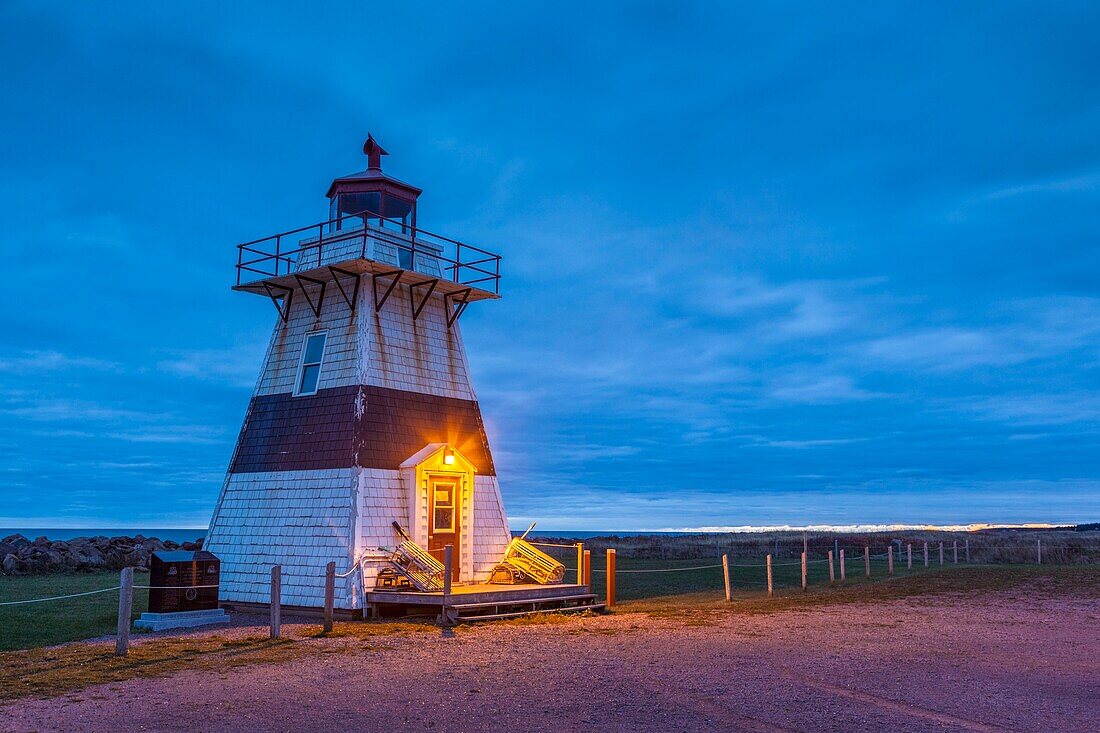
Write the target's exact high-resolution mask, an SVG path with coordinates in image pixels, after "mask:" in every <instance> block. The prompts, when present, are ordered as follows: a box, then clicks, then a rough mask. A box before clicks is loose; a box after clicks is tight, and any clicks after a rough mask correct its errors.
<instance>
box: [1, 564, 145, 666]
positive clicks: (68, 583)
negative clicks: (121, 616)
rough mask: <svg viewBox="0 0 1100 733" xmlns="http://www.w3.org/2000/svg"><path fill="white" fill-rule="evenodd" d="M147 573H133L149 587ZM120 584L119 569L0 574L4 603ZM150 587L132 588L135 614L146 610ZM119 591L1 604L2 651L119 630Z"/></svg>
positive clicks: (39, 645)
mask: <svg viewBox="0 0 1100 733" xmlns="http://www.w3.org/2000/svg"><path fill="white" fill-rule="evenodd" d="M148 578H149V576H148V574H146V573H139V574H136V575H135V576H134V583H135V584H137V585H148V584H149V583H148ZM116 585H118V573H87V574H80V575H30V576H7V575H5V576H0V602H3V601H19V600H24V599H29V598H45V597H50V596H61V595H68V594H70V593H83V592H85V591H90V590H97V589H100V588H111V587H114V586H116ZM148 605H149V591H147V590H141V589H134V604H133V618H135V619H136V618H137V617H138V616H140V615H141V612H142V611H144V610H145V609H147V608H148ZM117 626H118V591H112V592H109V593H98V594H96V595H92V596H83V597H81V598H70V599H66V600H62V601H46V602H44V603H27V604H23V605H19V606H0V651H10V650H12V649H30V648H33V647H42V646H51V645H54V644H61V643H64V642H66V641H75V640H77V639H89V638H92V637H96V636H103V635H105V634H113V633H115V629H116V627H117Z"/></svg>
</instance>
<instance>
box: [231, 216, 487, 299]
mask: <svg viewBox="0 0 1100 733" xmlns="http://www.w3.org/2000/svg"><path fill="white" fill-rule="evenodd" d="M375 221H377V222H378V225H377V226H376V225H374V224H373V223H370V222H375ZM386 223H389V224H392V225H393V226H394V227H395V228H394V229H387V228H385V226H384V225H385V224H386ZM349 224H354V228H345V227H346V226H347V225H349ZM288 240H290V241H288ZM382 251H385V252H387V253H388V252H389V251H392V253H393V255H392V258H391V259H392V260H393V261H390V260H381V261H384V262H386V264H389V265H393V266H394V268H395V269H399V270H414V271H418V272H425V270H427V272H425V274H438V276H440V277H444V278H445V279H449V280H451V281H452V282H455V283H458V284H459V285H466V286H476V287H477V288H479V289H480V290H486V291H489V292H492V293H495V294H497V295H499V294H500V259H501V258H500V255H498V254H494V253H492V252H489V251H488V250H484V249H481V248H479V247H475V246H473V245H471V244H466V243H464V242H459V241H457V240H454V239H450V238H449V237H444V236H442V235H440V234H433V233H432V232H429V231H426V230H424V229H417V228H416V227H413V226H410V225H408V224H406V223H404V222H402V221H401V220H399V219H388V218H386V217H383V216H378V215H376V214H373V213H371V212H363V213H362V214H357V215H354V216H351V215H348V216H342V217H339V218H337V219H330V220H328V221H323V222H319V223H317V224H310V225H309V226H304V227H300V228H298V229H291V230H290V231H286V232H280V233H279V234H273V235H271V236H269V237H263V238H261V239H254V240H252V241H251V242H244V243H243V244H238V245H237V285H238V286H239V285H247V284H250V283H255V282H259V281H261V280H266V279H268V278H272V277H280V276H282V275H293V274H295V273H300V272H304V271H305V270H308V269H313V268H315V267H322V266H325V265H337V264H338V263H339V262H345V261H347V260H351V259H357V258H359V259H372V260H377V259H379V258H378V257H376V256H373V255H376V254H377V253H378V252H382ZM464 258H465V259H464ZM422 268H423V269H422ZM435 270H438V273H436V272H435ZM448 275H449V277H448Z"/></svg>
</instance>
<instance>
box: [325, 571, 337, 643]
mask: <svg viewBox="0 0 1100 733" xmlns="http://www.w3.org/2000/svg"><path fill="white" fill-rule="evenodd" d="M335 605H336V563H335V562H330V563H329V564H328V565H326V566H325V625H324V631H325V633H326V634H329V633H332V613H333V608H332V607H333V606H335Z"/></svg>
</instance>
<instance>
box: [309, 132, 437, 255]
mask: <svg viewBox="0 0 1100 733" xmlns="http://www.w3.org/2000/svg"><path fill="white" fill-rule="evenodd" d="M363 153H364V154H365V155H366V156H367V169H366V170H365V171H360V172H359V173H352V174H351V175H347V176H342V177H340V178H337V179H335V180H334V181H333V182H332V185H331V186H329V189H328V193H327V194H326V195H327V196H328V198H329V231H330V232H332V231H340V230H346V229H362V228H363V227H364V225H367V224H369V225H370V226H377V227H382V228H396V229H400V230H401V232H402V233H406V234H407V233H409V232H410V231H413V230H415V228H416V199H417V198H418V197H419V196H420V193H421V191H420V189H419V188H417V187H416V186H410V185H409V184H407V183H404V182H402V181H399V180H397V179H396V178H392V177H391V176H388V175H386V174H385V173H383V172H382V156H383V155H389V153H387V152H386V151H385V150H383V149H382V146H381V145H379V144H378V142H377V141H376V140H375V139H374V137H373V136H368V137H367V141H366V142H365V143H364V144H363Z"/></svg>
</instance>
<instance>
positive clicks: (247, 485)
mask: <svg viewBox="0 0 1100 733" xmlns="http://www.w3.org/2000/svg"><path fill="white" fill-rule="evenodd" d="M355 474H356V470H355V469H350V468H349V469H338V470H327V471H280V472H271V473H240V474H230V476H229V477H228V478H227V479H226V483H225V487H224V488H223V490H222V496H221V499H220V500H219V501H218V506H217V508H216V509H215V511H214V517H213V519H212V520H211V522H210V531H209V533H208V535H207V540H206V543H205V545H204V547H205V548H206V549H208V550H209V551H210V552H213V553H214V554H215V555H217V556H218V558H219V559H220V560H221V562H222V566H221V567H222V578H221V591H220V595H221V599H222V600H223V601H242V602H257V603H268V602H270V600H271V599H270V588H271V566H272V565H282V568H283V590H282V602H283V603H284V604H286V605H288V606H320V605H322V604H323V603H324V583H325V566H326V565H327V564H328V563H329V562H330V561H335V563H336V570H337V572H338V573H339V572H344V571H346V570H347V569H348V568H349V567H351V563H352V560H353V558H354V557H355V555H356V551H355V542H354V531H355V525H356V516H355V512H356V493H357V490H358V482H357V481H356V475H355ZM357 582H358V581H357V579H355V578H354V575H353V576H351V577H349V578H348V579H338V580H337V584H336V605H337V607H339V608H357V607H358V603H359V601H360V599H359V592H358V588H356V587H355V586H356V585H357Z"/></svg>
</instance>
